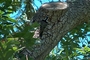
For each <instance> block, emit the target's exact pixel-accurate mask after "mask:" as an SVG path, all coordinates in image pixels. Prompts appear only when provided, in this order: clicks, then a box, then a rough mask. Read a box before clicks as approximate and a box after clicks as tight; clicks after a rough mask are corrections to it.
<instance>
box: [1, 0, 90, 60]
mask: <svg viewBox="0 0 90 60" xmlns="http://www.w3.org/2000/svg"><path fill="white" fill-rule="evenodd" d="M42 1H43V0H39V2H42ZM29 2H30V3H29ZM22 3H24V6H25V8H21V6H22ZM32 3H33V0H26V1H24V0H0V60H15V59H16V58H21V60H25V59H26V56H23V55H22V54H20V52H21V50H22V49H23V47H26V48H28V49H30V47H31V46H32V45H33V44H34V43H35V40H36V39H34V38H32V36H33V34H34V33H33V30H34V28H35V27H37V26H38V25H37V23H35V24H33V25H31V24H30V23H28V22H27V21H28V19H31V18H32V16H33V15H34V13H35V10H34V8H33V6H32ZM20 9H21V10H20ZM22 9H24V10H22ZM19 10H20V12H19V13H18V14H21V15H19V16H18V17H17V18H16V19H13V18H12V17H10V15H11V14H14V13H15V12H17V11H19ZM18 14H17V15H18ZM26 17H27V19H26ZM89 25H90V23H88V24H86V23H84V24H82V25H80V26H78V27H76V28H75V29H73V30H72V31H70V32H68V33H67V34H66V35H65V36H64V37H63V38H62V40H61V41H60V42H59V44H58V45H57V46H56V47H55V48H54V49H53V50H52V51H51V52H50V54H49V55H48V56H47V58H46V59H45V60H63V59H64V60H74V59H75V60H77V59H81V58H80V57H78V56H80V55H82V56H83V58H82V60H84V59H86V60H87V59H89V58H88V57H90V53H89V52H90V46H89V42H90V38H88V37H90V26H89ZM85 42H86V43H85ZM8 54H9V55H8ZM22 56H23V57H22ZM29 60H30V59H29Z"/></svg>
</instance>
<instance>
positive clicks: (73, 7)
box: [27, 0, 90, 60]
mask: <svg viewBox="0 0 90 60" xmlns="http://www.w3.org/2000/svg"><path fill="white" fill-rule="evenodd" d="M59 3H60V2H58V4H56V5H58V6H57V7H59ZM50 4H51V3H49V4H47V5H46V6H45V4H44V5H42V6H41V7H40V9H39V10H38V12H37V13H36V14H35V16H34V18H33V20H35V19H37V22H39V23H40V21H41V20H42V19H45V17H46V16H48V17H49V18H48V20H47V22H48V25H47V26H46V28H45V29H44V31H43V35H42V37H41V43H40V44H39V45H35V46H34V47H33V49H32V51H28V53H29V56H30V57H32V58H33V59H34V60H43V59H44V58H45V57H46V56H47V54H49V52H50V51H51V50H52V49H53V48H54V47H55V46H56V45H57V44H58V42H59V41H60V39H62V37H63V36H64V35H65V34H66V33H67V32H68V31H70V30H72V29H74V28H75V27H77V26H78V25H80V24H82V23H84V22H86V21H88V20H90V0H76V1H74V2H70V3H67V4H68V5H69V6H68V8H67V7H66V6H64V5H63V6H64V7H65V8H64V9H58V8H57V9H54V8H52V6H51V5H50ZM52 5H53V4H52ZM60 6H61V5H60ZM63 6H62V7H63ZM62 7H59V8H62ZM43 15H44V16H43ZM28 53H27V54H28Z"/></svg>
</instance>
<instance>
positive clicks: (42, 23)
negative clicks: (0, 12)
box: [39, 17, 48, 37]
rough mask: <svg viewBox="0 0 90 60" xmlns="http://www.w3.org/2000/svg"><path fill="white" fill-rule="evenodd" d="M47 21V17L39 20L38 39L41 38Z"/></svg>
mask: <svg viewBox="0 0 90 60" xmlns="http://www.w3.org/2000/svg"><path fill="white" fill-rule="evenodd" d="M47 19H48V17H46V18H45V19H44V20H41V22H40V34H39V36H40V37H42V34H43V31H44V29H45V27H46V26H47V25H48V22H47Z"/></svg>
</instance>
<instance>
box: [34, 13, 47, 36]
mask: <svg viewBox="0 0 90 60" xmlns="http://www.w3.org/2000/svg"><path fill="white" fill-rule="evenodd" d="M36 15H37V16H38V14H36ZM36 15H35V16H34V17H33V20H32V23H34V22H38V23H39V24H40V27H39V30H40V31H39V37H40V38H41V37H42V34H43V31H44V29H45V28H46V26H47V25H48V22H47V20H48V17H47V16H44V17H43V18H42V17H40V16H39V17H38V18H41V19H40V20H39V19H38V18H37V16H36Z"/></svg>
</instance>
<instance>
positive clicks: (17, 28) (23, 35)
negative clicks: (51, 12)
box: [0, 0, 37, 60]
mask: <svg viewBox="0 0 90 60" xmlns="http://www.w3.org/2000/svg"><path fill="white" fill-rule="evenodd" d="M22 3H24V4H25V2H24V1H23V0H0V60H13V59H16V58H15V57H16V56H17V54H18V52H20V51H21V50H22V49H23V47H25V48H28V49H30V46H32V45H33V44H34V42H35V39H34V38H32V36H33V32H31V31H33V30H34V28H33V27H36V26H37V24H36V23H35V24H33V25H32V26H31V25H30V24H29V23H27V22H26V21H25V19H24V18H23V16H24V15H25V14H24V13H25V12H22V16H19V17H18V18H17V19H14V18H12V17H11V14H14V13H15V12H17V11H18V10H19V9H21V6H22ZM31 10H32V12H29V13H34V10H33V9H32V8H30V11H31ZM24 11H26V10H24ZM26 12H28V11H26ZM19 14H21V13H20V12H19ZM31 15H32V14H31ZM8 54H9V55H8ZM18 58H19V57H18Z"/></svg>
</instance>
